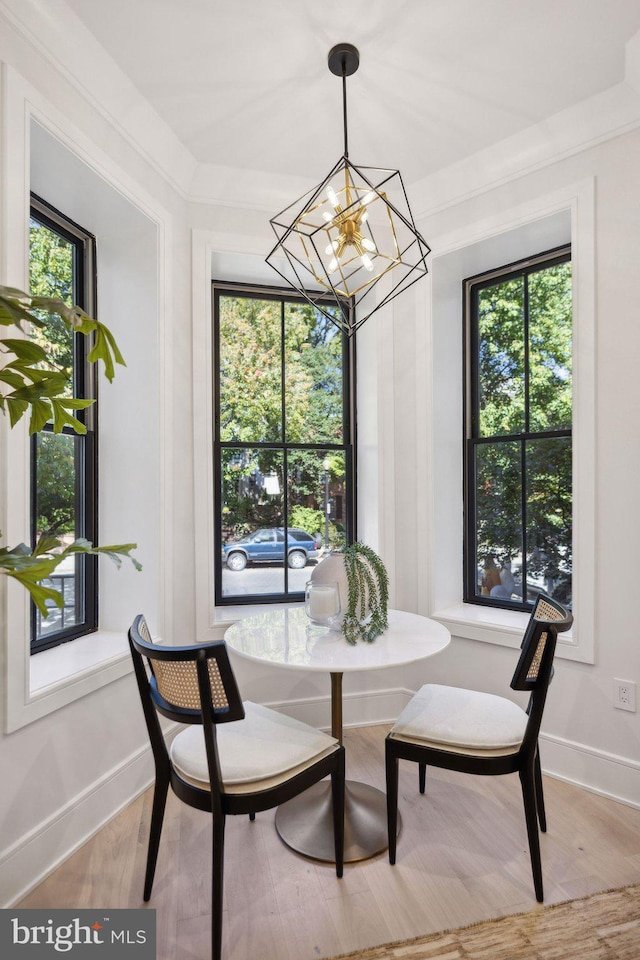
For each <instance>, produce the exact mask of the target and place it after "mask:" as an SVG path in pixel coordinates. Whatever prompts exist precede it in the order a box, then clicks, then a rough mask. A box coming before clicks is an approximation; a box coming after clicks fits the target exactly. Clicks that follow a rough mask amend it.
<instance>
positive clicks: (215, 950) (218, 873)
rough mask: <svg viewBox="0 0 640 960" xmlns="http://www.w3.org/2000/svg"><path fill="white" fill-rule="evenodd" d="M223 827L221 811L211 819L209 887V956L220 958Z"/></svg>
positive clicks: (223, 821) (223, 819) (223, 818)
mask: <svg viewBox="0 0 640 960" xmlns="http://www.w3.org/2000/svg"><path fill="white" fill-rule="evenodd" d="M224 826H225V815H224V813H222V811H221V812H220V813H219V814H218V815H214V817H213V878H212V886H211V894H212V896H211V956H212V960H221V957H222V893H223V884H224Z"/></svg>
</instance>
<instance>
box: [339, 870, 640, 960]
mask: <svg viewBox="0 0 640 960" xmlns="http://www.w3.org/2000/svg"><path fill="white" fill-rule="evenodd" d="M356 958H357V960H640V884H638V885H636V886H633V887H623V888H621V889H620V890H609V891H607V892H606V893H598V894H594V895H593V896H591V897H585V898H584V899H583V900H569V901H567V902H566V903H558V904H555V905H554V906H550V907H540V908H539V909H538V910H533V911H532V912H531V913H523V914H518V915H516V916H514V917H501V918H500V919H499V920H485V921H483V922H482V923H476V924H473V926H470V927H460V929H458V930H449V931H445V932H443V933H432V934H429V935H428V936H426V937H416V938H415V939H414V940H402V941H398V942H397V943H387V944H384V945H383V946H381V947H372V948H371V949H369V950H360V951H356V952H355V953H345V954H342V955H341V957H334V958H333V960H356Z"/></svg>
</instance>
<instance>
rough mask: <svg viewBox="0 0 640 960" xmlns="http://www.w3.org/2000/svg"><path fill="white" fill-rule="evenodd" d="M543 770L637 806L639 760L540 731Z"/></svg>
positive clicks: (639, 781) (638, 806) (577, 785)
mask: <svg viewBox="0 0 640 960" xmlns="http://www.w3.org/2000/svg"><path fill="white" fill-rule="evenodd" d="M540 761H541V765H542V771H543V773H545V774H546V775H547V776H549V777H553V778H554V779H555V780H562V781H564V782H565V783H570V784H572V785H573V786H576V787H581V788H582V789H583V790H587V791H588V792H589V793H595V794H597V795H598V796H600V797H606V798H607V799H608V800H616V801H617V802H618V803H624V804H626V806H628V807H634V808H635V809H640V763H639V762H638V761H637V760H632V759H631V758H630V757H622V756H620V755H619V754H615V753H608V752H607V751H605V750H598V749H597V748H596V747H590V746H587V744H584V743H579V742H577V741H575V740H569V739H567V738H566V737H558V736H555V735H553V734H548V733H541V734H540Z"/></svg>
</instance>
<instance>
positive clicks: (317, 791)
mask: <svg viewBox="0 0 640 960" xmlns="http://www.w3.org/2000/svg"><path fill="white" fill-rule="evenodd" d="M450 640H451V635H450V633H449V631H448V630H447V629H446V627H444V626H443V625H442V624H440V623H437V622H436V621H435V620H430V619H428V618H427V617H421V616H418V614H415V613H405V612H403V611H401V610H389V626H388V628H387V630H385V632H384V633H383V634H382V636H380V637H378V638H377V640H375V641H374V642H373V643H357V644H356V645H355V646H352V645H351V644H348V643H347V641H346V640H345V639H344V637H343V636H342V634H341V633H337V632H335V631H332V630H330V629H329V628H328V627H320V626H316V625H315V624H313V623H311V622H310V620H309V619H308V617H307V615H306V614H305V611H304V607H302V606H301V605H296V606H291V607H286V608H284V609H283V608H279V609H274V610H269V611H268V612H266V613H259V614H256V615H254V616H251V617H247V618H246V619H244V620H239V621H238V622H237V623H234V624H233V626H231V627H229V629H228V630H227V631H226V633H225V641H226V643H227V645H228V646H229V647H230V648H231V649H233V650H235V651H236V653H238V654H239V655H240V656H241V657H246V658H247V659H248V660H256V661H258V662H260V663H265V662H266V663H271V664H273V666H274V667H281V668H288V669H293V670H317V671H322V672H323V673H329V674H330V675H331V733H332V735H333V736H334V737H336V739H338V740H339V741H340V742H341V743H342V676H343V674H344V673H345V672H348V671H358V670H384V669H386V668H387V667H397V666H401V665H402V664H406V663H414V662H416V661H418V660H425V659H426V658H427V657H432V656H433V655H434V654H436V653H440V651H441V650H444V649H445V647H446V646H447V645H448V644H449V641H450ZM276 829H277V830H278V833H279V835H280V837H281V838H282V840H283V841H284V842H285V843H286V844H287V845H288V846H290V847H292V849H294V850H297V851H298V852H299V853H302V854H305V855H306V856H309V857H313V858H314V859H316V860H324V861H333V860H334V854H333V825H332V820H331V787H330V784H328V783H327V782H325V781H323V782H321V783H317V784H315V786H313V787H311V788H310V789H309V790H307V791H305V793H303V794H301V795H300V796H299V797H296V798H295V799H294V800H290V801H289V802H288V803H285V804H283V805H282V806H281V807H279V808H278V811H277V813H276ZM386 847H387V819H386V798H385V795H384V793H383V792H382V791H381V790H378V789H377V788H376V787H372V786H370V785H369V784H366V783H357V782H354V781H347V793H346V807H345V861H347V862H352V861H354V860H363V859H365V858H367V857H372V856H374V855H375V854H376V853H380V852H381V851H382V850H384V849H386Z"/></svg>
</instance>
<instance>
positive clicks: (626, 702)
mask: <svg viewBox="0 0 640 960" xmlns="http://www.w3.org/2000/svg"><path fill="white" fill-rule="evenodd" d="M613 705H614V707H616V708H617V709H618V710H630V711H631V712H632V713H635V712H636V685H635V683H634V681H633V680H614V681H613Z"/></svg>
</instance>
